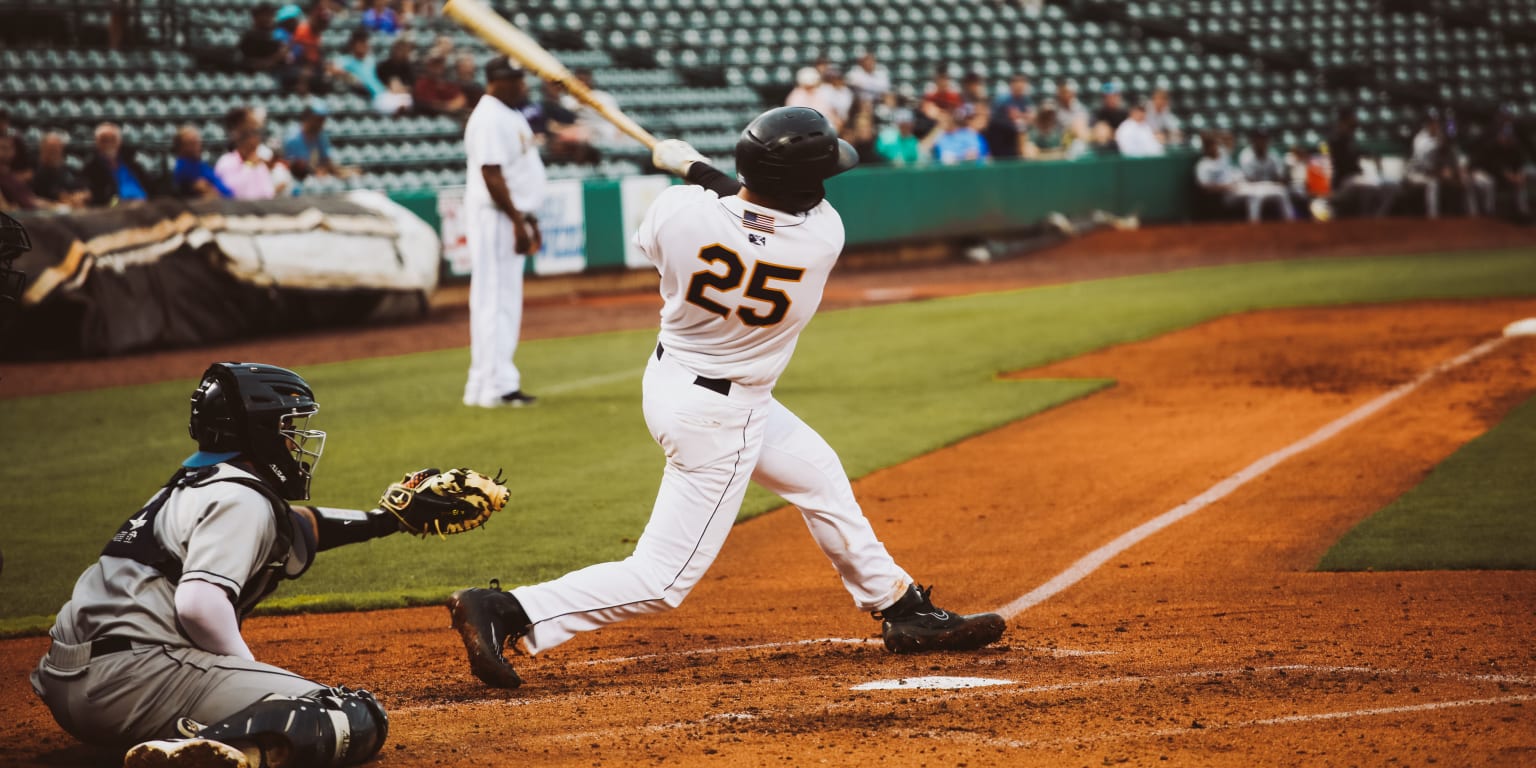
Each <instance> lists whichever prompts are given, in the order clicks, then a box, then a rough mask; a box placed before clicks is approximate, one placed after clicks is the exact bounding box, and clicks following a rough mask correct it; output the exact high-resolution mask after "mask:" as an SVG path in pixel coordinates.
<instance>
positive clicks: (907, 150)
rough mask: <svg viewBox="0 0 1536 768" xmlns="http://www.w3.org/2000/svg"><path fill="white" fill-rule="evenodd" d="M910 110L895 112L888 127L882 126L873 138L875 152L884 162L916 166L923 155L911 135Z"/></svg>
mask: <svg viewBox="0 0 1536 768" xmlns="http://www.w3.org/2000/svg"><path fill="white" fill-rule="evenodd" d="M913 120H914V118H913V114H912V110H910V109H906V108H902V109H898V110H896V112H895V113H894V114H893V116H892V118H891V122H890V124H889V125H885V126H882V127H881V128H880V131H879V133H877V134H876V137H875V151H876V152H878V153H880V157H881V158H882V159H884V160H885V161H886V162H890V163H894V164H896V165H916V164H918V163H919V162H922V160H923V159H924V155H923V152H922V149H921V148H920V147H919V146H918V138H917V135H916V134H915V133H913Z"/></svg>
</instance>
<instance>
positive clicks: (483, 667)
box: [448, 588, 530, 688]
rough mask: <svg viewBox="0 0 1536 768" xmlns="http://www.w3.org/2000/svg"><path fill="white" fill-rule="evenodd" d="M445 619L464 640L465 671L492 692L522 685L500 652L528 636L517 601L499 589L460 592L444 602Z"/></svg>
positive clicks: (525, 620)
mask: <svg viewBox="0 0 1536 768" xmlns="http://www.w3.org/2000/svg"><path fill="white" fill-rule="evenodd" d="M448 615H450V616H452V617H453V628H454V629H456V630H458V631H459V637H460V638H462V639H463V640H464V650H465V651H467V652H468V653H469V669H470V671H472V672H474V673H475V677H478V678H480V682H482V683H485V684H486V685H489V686H491V687H492V688H516V687H518V686H519V685H522V684H523V679H522V678H521V677H518V675H517V670H515V669H513V668H512V665H511V664H510V663H508V662H507V658H506V657H505V656H503V655H502V649H503V648H504V647H506V646H507V645H509V644H516V643H517V639H518V638H520V637H522V636H523V635H526V634H528V629H529V626H530V622H529V621H528V614H527V613H525V612H524V611H523V606H522V604H521V603H519V602H517V598H515V597H513V596H512V595H510V594H508V593H506V592H502V591H501V590H500V589H479V588H475V589H461V590H459V591H457V592H455V593H453V595H452V596H451V597H449V598H448Z"/></svg>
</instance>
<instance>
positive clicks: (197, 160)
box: [171, 125, 234, 200]
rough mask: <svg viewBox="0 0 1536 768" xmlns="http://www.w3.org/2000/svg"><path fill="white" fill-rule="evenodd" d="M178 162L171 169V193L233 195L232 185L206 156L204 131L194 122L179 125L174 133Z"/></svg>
mask: <svg viewBox="0 0 1536 768" xmlns="http://www.w3.org/2000/svg"><path fill="white" fill-rule="evenodd" d="M171 152H172V153H173V154H175V155H176V165H175V166H174V167H173V168H172V169H171V194H172V195H175V196H176V197H180V198H188V199H197V200H210V199H218V198H221V197H222V198H228V197H234V193H233V192H231V191H229V187H226V186H224V182H223V181H221V180H220V179H219V176H218V174H216V173H214V170H213V166H211V165H209V164H208V163H207V161H205V160H203V133H202V131H199V130H198V129H197V128H196V127H194V126H191V125H183V126H181V127H180V128H177V129H176V135H175V136H173V137H171Z"/></svg>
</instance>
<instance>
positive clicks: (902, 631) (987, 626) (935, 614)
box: [871, 584, 1008, 653]
mask: <svg viewBox="0 0 1536 768" xmlns="http://www.w3.org/2000/svg"><path fill="white" fill-rule="evenodd" d="M932 596H933V587H919V586H917V585H916V584H913V585H912V586H910V587H907V592H906V594H904V595H902V596H901V599H899V600H897V601H896V602H895V603H893V604H892V605H891V607H889V608H886V609H884V610H880V611H875V612H874V613H873V614H871V615H873V616H874V617H875V619H876V620H877V621H880V622H881V625H880V631H881V634H882V635H884V636H885V649H886V650H888V651H890V652H892V653H922V652H924V651H974V650H976V649H977V648H980V647H982V646H985V645H990V644H992V643H995V642H997V639H998V638H1000V637H1002V636H1003V630H1004V629H1007V627H1008V625H1007V622H1004V621H1003V617H1001V616H999V615H997V614H995V613H974V614H971V615H969V616H960V615H957V614H953V613H950V612H949V611H946V610H943V609H942V608H935V607H934V606H933V602H932V600H931V598H932Z"/></svg>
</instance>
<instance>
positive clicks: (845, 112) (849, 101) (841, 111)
mask: <svg viewBox="0 0 1536 768" xmlns="http://www.w3.org/2000/svg"><path fill="white" fill-rule="evenodd" d="M819 90H820V91H821V96H822V99H823V100H825V101H826V102H827V106H828V107H829V108H830V109H831V110H832V112H831V113H823V114H825V115H826V116H827V117H830V118H832V124H833V125H837V126H839V127H841V126H842V125H843V124H844V123H847V122H848V117H849V115H852V114H853V89H852V88H849V87H848V86H846V85H834V84H832V83H822V84H821V86H820V88H819Z"/></svg>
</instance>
